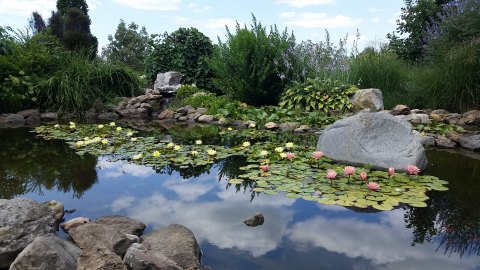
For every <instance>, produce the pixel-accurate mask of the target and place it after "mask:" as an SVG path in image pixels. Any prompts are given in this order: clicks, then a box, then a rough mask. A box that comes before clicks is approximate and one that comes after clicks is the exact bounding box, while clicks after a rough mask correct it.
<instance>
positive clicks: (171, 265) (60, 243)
mask: <svg viewBox="0 0 480 270" xmlns="http://www.w3.org/2000/svg"><path fill="white" fill-rule="evenodd" d="M0 206H1V207H0V209H2V210H1V213H0V225H1V226H2V228H4V229H6V230H8V233H2V234H1V235H0V243H2V245H1V246H0V268H8V267H9V269H10V270H24V269H38V270H50V269H65V270H70V269H71V270H75V269H82V270H83V269H85V270H90V269H119V270H120V269H125V270H126V269H131V270H144V269H178V270H182V269H199V270H201V269H210V268H209V267H205V266H203V265H202V263H201V261H200V257H201V252H200V248H199V245H198V243H197V240H196V239H195V236H194V235H193V233H192V232H191V231H190V230H189V229H188V228H186V227H184V226H182V225H179V224H171V225H169V226H167V227H165V228H162V229H159V230H156V231H154V232H152V233H150V234H147V235H145V236H142V234H143V231H144V229H145V227H146V225H145V224H143V223H141V222H139V221H136V220H133V219H130V218H127V217H123V216H104V217H99V218H97V219H96V220H95V221H92V222H86V220H88V219H86V218H75V219H72V220H69V221H67V222H66V223H68V224H69V225H70V226H69V230H68V231H67V233H68V234H69V236H70V237H71V239H72V240H73V242H71V241H67V240H64V239H62V238H60V237H58V236H56V235H55V226H58V221H59V220H55V219H54V216H56V214H57V212H55V211H53V210H52V209H51V208H49V207H48V202H47V203H43V204H39V203H37V202H35V201H33V200H30V199H25V198H15V199H12V200H0ZM62 208H63V205H62ZM32 209H34V210H33V211H32ZM35 210H41V211H40V212H37V211H35ZM38 227H41V228H45V229H41V230H39V229H38ZM12 236H16V237H15V238H12Z"/></svg>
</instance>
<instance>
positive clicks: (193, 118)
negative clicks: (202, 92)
mask: <svg viewBox="0 0 480 270" xmlns="http://www.w3.org/2000/svg"><path fill="white" fill-rule="evenodd" d="M200 116H202V114H200V113H197V112H196V113H192V114H190V115H188V119H190V120H194V121H196V120H197V119H198V118H199V117H200Z"/></svg>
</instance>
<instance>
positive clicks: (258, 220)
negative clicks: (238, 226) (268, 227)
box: [243, 213, 265, 227]
mask: <svg viewBox="0 0 480 270" xmlns="http://www.w3.org/2000/svg"><path fill="white" fill-rule="evenodd" d="M264 222H265V217H264V216H263V214H261V213H258V214H256V215H255V216H253V217H250V218H248V219H246V220H244V221H243V223H244V224H245V225H247V226H249V227H256V226H259V225H263V223H264Z"/></svg>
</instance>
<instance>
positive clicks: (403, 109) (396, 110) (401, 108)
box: [390, 104, 410, 115]
mask: <svg viewBox="0 0 480 270" xmlns="http://www.w3.org/2000/svg"><path fill="white" fill-rule="evenodd" d="M390 113H391V114H392V115H408V114H410V108H409V107H408V106H407V105H403V104H398V105H396V106H395V107H393V109H392V110H391V111H390Z"/></svg>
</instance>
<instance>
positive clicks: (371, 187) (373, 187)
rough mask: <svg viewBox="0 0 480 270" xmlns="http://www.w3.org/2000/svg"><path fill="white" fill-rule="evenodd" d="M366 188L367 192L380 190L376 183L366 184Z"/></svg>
mask: <svg viewBox="0 0 480 270" xmlns="http://www.w3.org/2000/svg"><path fill="white" fill-rule="evenodd" d="M367 188H368V189H369V190H373V191H377V190H379V189H380V185H379V184H378V183H376V182H368V184H367Z"/></svg>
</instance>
